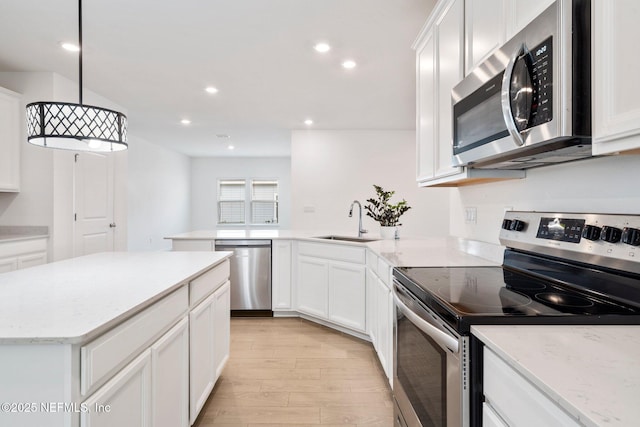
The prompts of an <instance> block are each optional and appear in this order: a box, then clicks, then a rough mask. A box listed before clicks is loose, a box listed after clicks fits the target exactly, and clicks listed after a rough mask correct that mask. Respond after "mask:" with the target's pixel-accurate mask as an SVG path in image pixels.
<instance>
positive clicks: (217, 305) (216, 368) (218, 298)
mask: <svg viewBox="0 0 640 427" xmlns="http://www.w3.org/2000/svg"><path fill="white" fill-rule="evenodd" d="M230 304H231V293H230V282H228V281H227V282H226V283H225V284H224V285H222V286H221V287H220V288H218V290H216V292H214V293H213V294H212V295H210V296H209V297H207V298H206V299H205V300H204V301H202V302H201V303H200V304H198V305H197V306H196V307H195V308H194V309H192V310H191V312H190V313H189V367H190V370H189V414H190V415H189V418H190V420H189V423H190V424H193V423H194V422H195V420H196V418H197V417H198V414H199V413H200V410H201V409H202V407H203V406H204V404H205V402H206V401H207V398H208V397H209V394H210V393H211V390H213V386H214V385H215V383H216V381H217V380H218V377H219V376H220V374H221V372H222V369H223V368H224V365H225V364H226V362H227V360H228V359H229V343H230V318H229V316H230Z"/></svg>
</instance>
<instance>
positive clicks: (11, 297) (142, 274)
mask: <svg viewBox="0 0 640 427" xmlns="http://www.w3.org/2000/svg"><path fill="white" fill-rule="evenodd" d="M230 255H231V252H103V253H98V254H93V255H87V256H83V257H78V258H72V259H68V260H64V261H58V262H53V263H50V264H44V265H40V266H37V267H32V268H27V269H24V270H18V271H12V272H9V273H3V274H1V275H0V344H16V343H81V342H84V341H87V340H89V339H92V338H93V337H95V336H97V335H98V334H100V333H102V332H104V331H105V330H108V329H109V328H111V327H113V326H114V325H116V324H117V323H119V322H121V321H122V320H124V319H126V318H128V317H130V316H132V315H133V314H135V313H137V312H139V311H140V310H142V309H144V308H145V307H147V306H149V305H151V304H153V303H154V302H155V301H157V300H159V299H160V298H162V297H163V296H165V295H168V294H169V293H171V292H173V291H174V290H176V289H177V288H178V287H180V286H182V285H183V284H185V283H186V282H187V281H189V280H190V279H192V278H194V277H196V276H198V275H199V274H202V273H203V272H204V271H206V270H208V269H210V268H211V267H213V266H214V265H216V264H218V263H220V262H222V261H224V260H225V259H226V258H228V257H229V256H230Z"/></svg>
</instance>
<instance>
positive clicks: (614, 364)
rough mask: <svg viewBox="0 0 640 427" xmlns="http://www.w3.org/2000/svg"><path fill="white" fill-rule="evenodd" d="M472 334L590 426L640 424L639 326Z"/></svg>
mask: <svg viewBox="0 0 640 427" xmlns="http://www.w3.org/2000/svg"><path fill="white" fill-rule="evenodd" d="M471 332H472V333H473V334H474V335H475V336H477V337H478V338H480V339H481V340H482V341H483V342H484V343H485V345H486V346H487V347H489V348H490V349H491V350H493V351H494V352H495V353H496V354H498V355H499V356H500V357H502V358H503V359H504V360H505V361H506V362H507V363H508V364H509V365H511V366H512V367H513V368H515V369H516V370H517V371H518V372H520V373H521V374H522V375H523V376H524V377H525V378H527V379H528V380H529V381H530V382H531V383H533V384H534V385H535V386H537V387H538V388H539V389H540V390H542V391H543V392H544V393H545V394H547V395H548V396H549V397H550V398H551V400H553V401H555V402H557V404H558V405H559V406H560V407H562V408H563V409H565V410H566V411H567V412H568V413H569V414H571V415H573V416H574V417H575V418H576V419H578V420H579V421H580V422H581V423H582V424H584V425H585V426H588V427H604V426H607V427H629V426H635V425H638V423H640V404H638V397H639V396H640V326H610V325H603V326H529V325H527V326H512V325H511V326H497V325H487V326H472V327H471Z"/></svg>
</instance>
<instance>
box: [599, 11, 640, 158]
mask: <svg viewBox="0 0 640 427" xmlns="http://www.w3.org/2000/svg"><path fill="white" fill-rule="evenodd" d="M592 8H593V10H592V13H591V16H592V24H593V27H592V28H593V42H594V43H593V67H592V70H593V99H594V100H596V101H597V102H593V104H592V105H593V118H594V121H593V154H596V155H599V154H610V153H616V152H620V151H627V150H636V149H640V101H639V100H640V85H638V84H634V83H633V82H634V81H635V78H636V75H637V70H638V69H639V68H640V57H639V56H638V54H637V51H638V46H637V45H638V40H639V39H640V26H638V22H639V21H640V8H639V7H638V2H637V0H616V1H595V2H593V3H592Z"/></svg>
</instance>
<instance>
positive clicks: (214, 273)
mask: <svg viewBox="0 0 640 427" xmlns="http://www.w3.org/2000/svg"><path fill="white" fill-rule="evenodd" d="M229 271H230V267H229V260H228V259H227V260H224V262H223V263H221V264H219V265H217V266H216V267H215V268H213V269H211V270H209V271H207V272H206V273H204V274H202V275H201V276H198V277H196V278H195V279H193V280H192V281H191V282H189V305H190V306H191V307H193V306H195V305H196V304H197V303H198V302H200V301H201V300H203V299H204V298H206V297H207V295H209V294H210V293H212V292H213V291H215V290H216V289H218V287H220V285H222V284H223V283H224V282H226V281H227V280H229Z"/></svg>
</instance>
